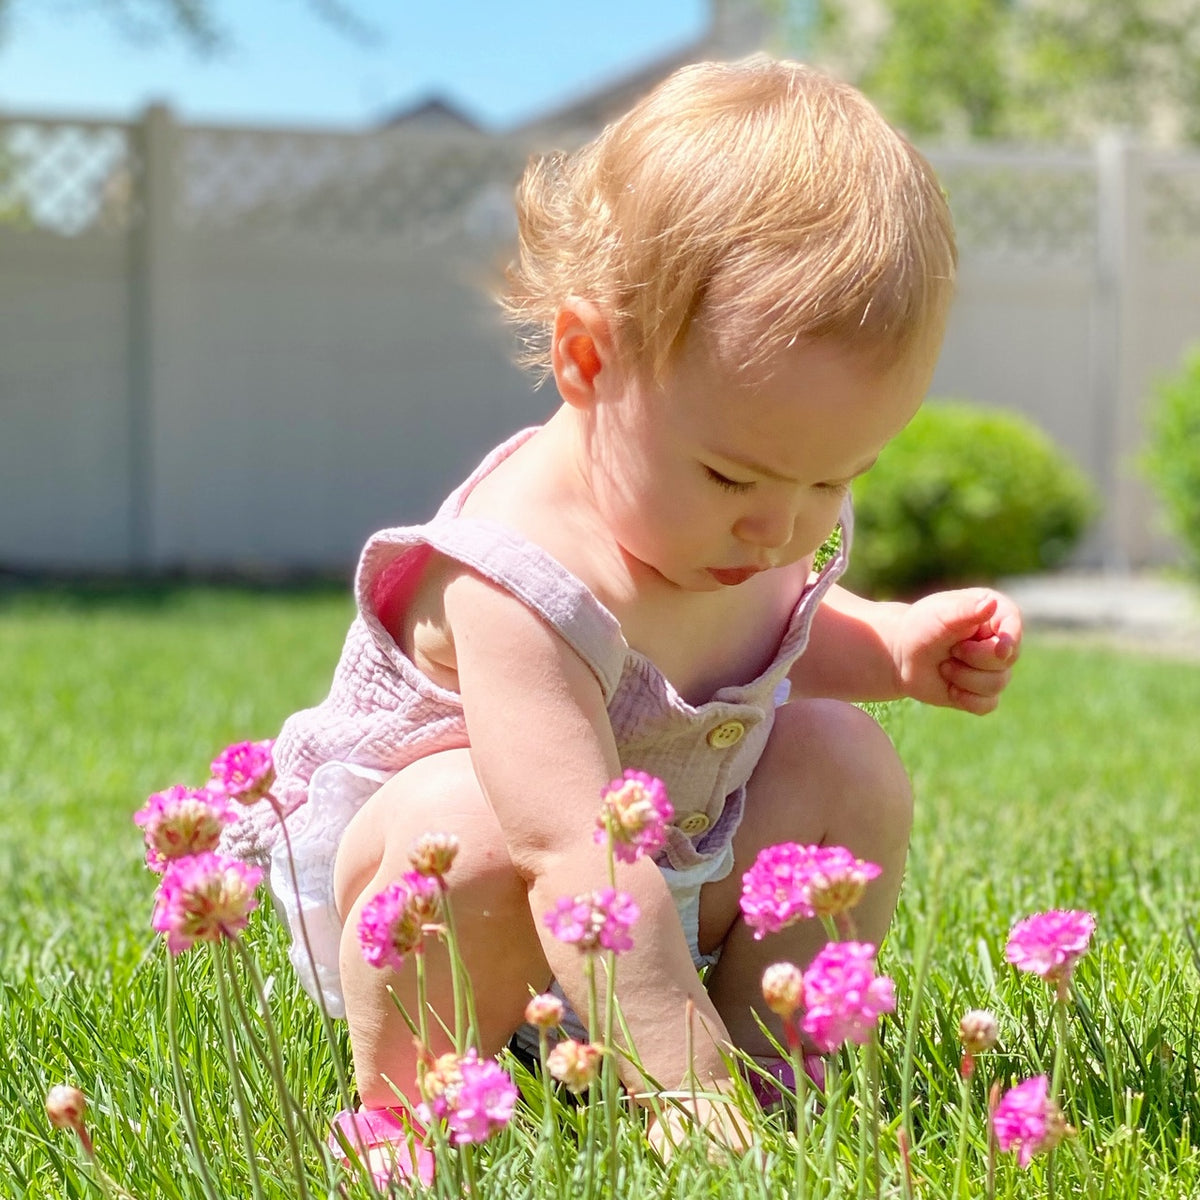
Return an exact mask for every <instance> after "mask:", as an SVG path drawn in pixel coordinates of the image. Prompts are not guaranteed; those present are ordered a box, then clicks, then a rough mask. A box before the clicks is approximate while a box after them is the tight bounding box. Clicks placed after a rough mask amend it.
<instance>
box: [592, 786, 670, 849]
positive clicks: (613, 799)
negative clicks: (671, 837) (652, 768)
mask: <svg viewBox="0 0 1200 1200" xmlns="http://www.w3.org/2000/svg"><path fill="white" fill-rule="evenodd" d="M601 797H602V799H603V806H602V807H601V809H600V815H599V817H597V819H596V825H597V829H596V833H595V838H596V841H597V842H603V841H605V840H606V839H611V840H612V848H613V854H614V855H615V856H616V857H617V859H619V860H620V861H621V862H636V861H637V860H638V859H639V858H640V857H641V856H642V855H643V854H655V853H657V852H658V851H659V850H661V849H662V847H663V846H664V845H665V844H666V840H667V823H668V822H669V821H670V820H671V818H672V817H673V816H674V815H675V809H674V808H673V807H672V806H671V801H670V800H669V799H667V787H666V784H664V783H663V781H662V780H661V779H656V778H655V777H654V776H653V775H647V774H646V772H645V771H626V772H625V773H624V775H622V776H621V778H620V779H615V780H613V782H612V783H610V784H609V785H608V787H606V788H605V789H604V791H603V792H602V793H601Z"/></svg>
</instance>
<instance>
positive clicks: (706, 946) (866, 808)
mask: <svg viewBox="0 0 1200 1200" xmlns="http://www.w3.org/2000/svg"><path fill="white" fill-rule="evenodd" d="M911 826H912V792H911V789H910V787H909V782H908V775H907V773H906V772H905V770H904V767H903V765H902V763H901V762H900V759H899V757H898V756H897V754H896V752H895V749H894V748H893V747H892V743H891V741H890V739H889V738H888V736H887V734H885V733H884V732H883V730H882V729H880V727H879V726H878V725H877V724H876V723H875V721H873V720H872V719H871V717H869V716H868V715H867V714H866V713H864V712H863V711H862V710H861V709H858V708H855V707H854V706H853V705H850V704H843V703H841V702H839V701H832V700H801V701H796V702H794V703H792V704H786V705H784V706H783V707H782V708H781V709H780V710H779V712H778V713H777V714H776V723H775V727H774V729H773V730H772V732H771V737H770V740H769V741H768V743H767V747H766V750H765V752H764V753H763V757H762V760H761V761H760V762H759V765H758V768H757V770H756V771H755V772H754V775H753V776H752V778H751V780H750V783H749V785H748V788H747V794H746V813H745V818H744V819H743V821H742V824H741V827H740V828H739V829H738V832H737V834H736V835H735V837H734V864H733V870H732V872H730V874H729V875H728V876H727V877H726V878H725V879H721V880H718V881H716V882H715V883H711V884H709V885H708V886H707V887H706V888H704V890H703V892H702V893H701V899H700V948H701V950H703V951H706V952H708V951H712V950H713V949H715V948H716V947H717V946H721V957H720V960H719V961H718V962H717V965H716V966H715V967H714V968H713V971H712V974H711V975H710V977H709V981H708V989H709V993H710V995H711V996H712V999H713V1003H714V1004H715V1005H716V1007H717V1011H718V1012H720V1014H721V1016H722V1017H723V1018H724V1020H725V1024H726V1026H727V1027H728V1029H729V1033H730V1036H731V1038H732V1039H733V1042H734V1044H735V1045H737V1046H740V1047H741V1048H742V1049H744V1050H746V1051H747V1052H748V1053H750V1054H753V1055H764V1056H765V1055H770V1054H773V1053H774V1051H772V1050H771V1049H770V1048H769V1044H768V1043H767V1041H766V1039H765V1038H764V1037H763V1035H762V1033H761V1031H760V1030H759V1029H758V1027H757V1025H756V1023H755V1020H754V1016H753V1015H752V1012H755V1013H757V1014H758V1016H759V1017H760V1018H761V1020H762V1021H763V1022H764V1024H766V1026H767V1028H769V1029H771V1030H772V1032H773V1033H774V1034H775V1035H776V1037H780V1036H781V1034H782V1028H781V1025H780V1021H779V1018H778V1017H776V1016H775V1015H774V1014H773V1013H772V1012H771V1011H770V1010H769V1009H768V1008H767V1007H766V1005H765V1004H764V1003H763V998H762V990H761V983H762V973H763V970H764V969H765V968H766V967H767V966H768V965H769V964H771V963H774V962H793V963H796V964H797V965H798V966H800V967H804V966H806V965H807V964H808V962H809V960H810V959H811V958H812V957H813V955H814V954H816V952H817V951H818V950H819V949H820V948H821V947H822V946H823V945H824V944H825V942H826V940H827V939H826V935H825V930H824V927H823V926H822V925H821V923H820V922H819V921H801V922H799V923H797V924H795V925H792V926H791V927H790V928H788V929H786V930H783V931H782V932H780V933H775V934H767V935H766V937H764V938H763V939H762V940H761V941H755V940H754V937H753V933H752V931H751V929H750V928H749V926H747V925H746V924H745V922H744V921H743V920H742V919H741V916H740V910H739V907H738V902H739V900H740V897H741V888H742V875H743V874H744V873H745V872H746V871H747V870H748V869H749V868H750V866H751V865H752V864H753V862H754V859H755V856H756V855H757V854H758V852H759V850H761V849H762V848H763V847H764V846H771V845H776V844H778V843H780V842H799V843H802V844H805V845H813V844H825V845H841V846H846V847H848V848H849V849H850V850H852V851H853V852H854V854H855V855H856V856H857V857H858V858H862V859H866V860H868V861H870V862H875V863H878V864H879V865H880V866H881V867H882V868H883V874H882V875H880V877H879V878H878V879H876V880H874V881H873V882H872V883H870V884H869V885H868V886H867V890H866V893H865V894H864V896H863V898H862V900H861V901H860V902H859V904H858V906H857V907H856V908H855V909H854V910H853V919H854V925H855V937H856V939H857V940H858V941H863V942H873V943H874V944H875V945H876V946H878V945H879V944H880V942H881V941H882V940H883V936H884V934H885V933H886V931H887V928H888V925H889V923H890V922H891V919H892V914H893V913H894V911H895V908H896V898H897V896H898V894H899V891H900V882H901V878H902V876H903V874H904V860H905V857H906V855H907V853H908V836H909V831H910V829H911Z"/></svg>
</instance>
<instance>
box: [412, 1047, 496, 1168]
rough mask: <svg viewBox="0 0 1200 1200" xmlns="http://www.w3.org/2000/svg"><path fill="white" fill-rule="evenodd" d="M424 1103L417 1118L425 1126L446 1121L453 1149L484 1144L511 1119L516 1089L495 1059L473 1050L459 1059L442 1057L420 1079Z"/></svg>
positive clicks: (452, 1056)
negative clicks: (480, 1055) (454, 1146)
mask: <svg viewBox="0 0 1200 1200" xmlns="http://www.w3.org/2000/svg"><path fill="white" fill-rule="evenodd" d="M421 1095H422V1096H423V1097H424V1101H423V1103H421V1104H420V1105H418V1107H417V1116H418V1117H419V1118H420V1119H421V1120H422V1121H424V1122H425V1123H426V1124H431V1123H432V1122H433V1121H434V1120H441V1121H445V1122H446V1126H447V1128H448V1129H449V1131H450V1140H451V1142H452V1143H453V1144H454V1145H456V1146H461V1145H465V1144H467V1143H468V1142H485V1141H487V1139H488V1138H490V1137H491V1136H492V1134H494V1133H497V1132H498V1131H499V1130H501V1129H503V1128H504V1127H505V1126H506V1125H507V1124H508V1123H509V1121H510V1120H511V1119H512V1115H513V1107H514V1105H515V1104H516V1101H517V1088H516V1085H515V1084H514V1083H513V1081H512V1079H510V1078H509V1075H508V1072H507V1071H505V1070H504V1069H503V1068H502V1067H501V1066H500V1064H499V1063H497V1062H496V1061H495V1060H494V1059H491V1058H488V1059H482V1060H481V1059H480V1058H479V1057H478V1056H477V1055H476V1053H475V1050H474V1049H470V1050H468V1051H467V1053H466V1054H465V1055H463V1057H461V1058H459V1057H458V1056H457V1055H455V1054H443V1055H442V1056H441V1057H440V1058H439V1059H437V1061H436V1062H435V1063H434V1064H433V1066H432V1067H430V1068H429V1070H427V1071H426V1072H425V1075H424V1077H423V1078H422V1080H421Z"/></svg>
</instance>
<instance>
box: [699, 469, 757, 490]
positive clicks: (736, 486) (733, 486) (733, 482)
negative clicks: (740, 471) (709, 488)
mask: <svg viewBox="0 0 1200 1200" xmlns="http://www.w3.org/2000/svg"><path fill="white" fill-rule="evenodd" d="M704 473H705V474H706V475H707V476H708V477H709V479H711V480H712V481H713V483H715V484H716V485H717V487H720V488H724V489H725V491H727V492H748V491H749V490H750V489H751V488H752V487H753V486H754V484H753V483H747V482H746V481H745V480H739V479H730V478H729V476H728V475H722V474H721V472H720V471H714V470H713V469H712V467H705V468H704Z"/></svg>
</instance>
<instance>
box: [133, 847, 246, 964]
mask: <svg viewBox="0 0 1200 1200" xmlns="http://www.w3.org/2000/svg"><path fill="white" fill-rule="evenodd" d="M261 879H262V870H261V868H259V867H255V866H251V865H250V864H249V863H244V862H241V861H240V860H239V859H236V858H227V857H226V856H225V855H223V854H214V853H212V852H207V853H204V854H194V855H190V856H189V857H187V858H174V859H172V860H171V861H170V862H168V863H167V867H166V870H165V871H164V872H163V877H162V882H161V883H160V884H159V886H158V893H157V895H156V896H155V904H154V916H153V917H152V919H151V924H152V926H153V927H154V928H155V929H156V930H158V932H159V933H165V934H166V935H167V949H168V950H170V952H171V953H172V954H180V953H182V952H183V951H184V950H187V949H188V948H189V947H191V946H192V945H193V943H195V942H217V941H220V940H221V938H222V937H233V936H234V935H235V934H236V933H237V932H238V930H240V929H244V928H245V927H246V922H247V920H249V917H250V914H251V913H252V912H253V911H254V910H255V909H256V908H257V907H258V901H257V900H256V899H255V897H254V889H255V888H256V887H258V884H259V881H260V880H261Z"/></svg>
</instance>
